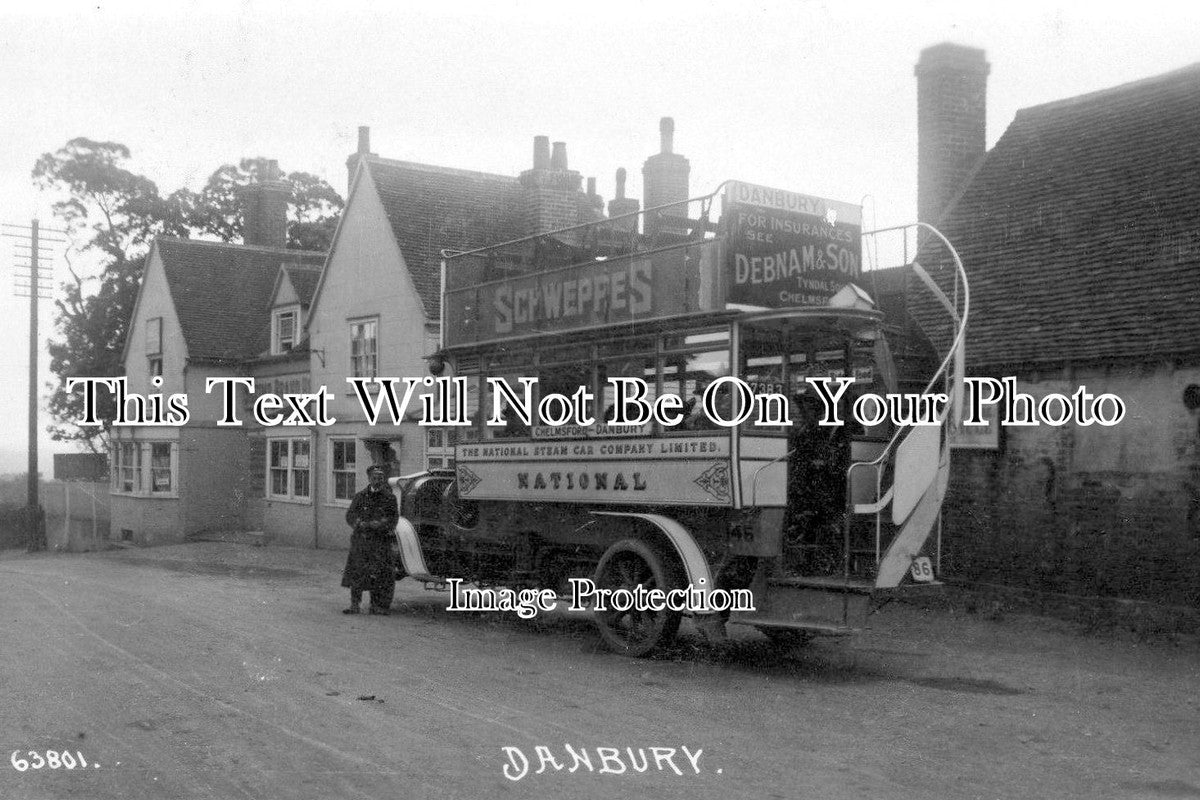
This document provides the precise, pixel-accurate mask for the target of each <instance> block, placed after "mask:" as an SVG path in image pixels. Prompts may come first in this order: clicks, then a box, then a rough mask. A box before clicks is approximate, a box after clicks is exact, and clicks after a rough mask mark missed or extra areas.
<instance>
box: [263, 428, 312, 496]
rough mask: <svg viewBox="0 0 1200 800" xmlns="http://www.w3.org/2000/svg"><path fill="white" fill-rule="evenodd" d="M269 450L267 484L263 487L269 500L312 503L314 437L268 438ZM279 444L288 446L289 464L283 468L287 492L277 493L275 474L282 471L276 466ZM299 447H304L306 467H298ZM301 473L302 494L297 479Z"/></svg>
mask: <svg viewBox="0 0 1200 800" xmlns="http://www.w3.org/2000/svg"><path fill="white" fill-rule="evenodd" d="M265 441H266V448H267V453H266V455H267V463H266V470H267V474H266V482H265V484H264V486H263V490H264V494H265V495H266V498H267V499H268V500H272V501H279V502H284V503H302V504H309V503H312V437H310V436H268V437H267V438H266V439H265ZM279 444H286V445H287V448H286V449H287V464H286V466H284V467H283V468H282V471H283V473H284V482H285V483H286V488H287V491H286V492H276V491H275V482H274V478H275V473H277V472H279V471H280V469H281V468H280V467H277V466H275V462H274V455H275V446H276V445H279ZM298 445H303V446H304V449H305V451H306V452H305V454H304V455H306V456H307V458H308V461H307V463H306V466H304V467H298V466H296V458H297V456H298V455H300V454H299V453H297V452H296V450H297V449H298V447H297V446H298ZM299 473H303V474H304V484H305V492H304V494H300V493H299V492H297V491H296V478H297V475H298V474H299Z"/></svg>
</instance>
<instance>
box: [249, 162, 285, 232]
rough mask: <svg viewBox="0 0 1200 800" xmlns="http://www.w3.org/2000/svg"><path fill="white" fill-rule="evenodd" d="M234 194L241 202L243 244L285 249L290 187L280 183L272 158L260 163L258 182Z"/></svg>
mask: <svg viewBox="0 0 1200 800" xmlns="http://www.w3.org/2000/svg"><path fill="white" fill-rule="evenodd" d="M237 194H238V198H239V199H240V200H241V202H242V242H243V243H245V244H250V245H259V246H262V247H285V246H286V245H287V211H288V201H289V200H291V199H292V186H291V184H289V183H288V182H287V181H285V180H282V176H281V173H280V172H279V162H278V161H275V160H274V159H271V160H269V161H263V162H261V163H260V165H259V175H258V180H257V181H255V182H254V183H251V184H248V185H246V186H243V187H242V188H241V189H239V190H238V193H237Z"/></svg>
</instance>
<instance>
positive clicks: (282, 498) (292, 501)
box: [263, 494, 312, 506]
mask: <svg viewBox="0 0 1200 800" xmlns="http://www.w3.org/2000/svg"><path fill="white" fill-rule="evenodd" d="M263 499H265V500H266V501H267V502H268V503H287V504H288V505H293V506H311V505H312V498H311V497H289V496H287V495H278V494H269V495H267V496H266V497H265V498H263Z"/></svg>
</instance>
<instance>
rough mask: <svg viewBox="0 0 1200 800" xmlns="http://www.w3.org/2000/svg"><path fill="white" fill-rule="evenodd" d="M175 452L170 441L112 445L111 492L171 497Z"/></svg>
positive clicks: (177, 467)
mask: <svg viewBox="0 0 1200 800" xmlns="http://www.w3.org/2000/svg"><path fill="white" fill-rule="evenodd" d="M177 453H178V451H177V450H176V445H175V443H174V442H119V443H116V444H114V446H113V470H112V472H113V487H112V488H113V491H114V492H118V493H120V494H135V495H160V496H164V495H165V496H170V497H175V496H176V493H177V492H178V490H179V487H178V486H177V484H176V482H175V473H176V472H177V471H178V469H179V465H178V462H177V461H176V456H177Z"/></svg>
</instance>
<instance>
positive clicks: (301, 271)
mask: <svg viewBox="0 0 1200 800" xmlns="http://www.w3.org/2000/svg"><path fill="white" fill-rule="evenodd" d="M322 264H323V262H321V263H316V264H303V263H301V264H284V266H283V271H284V272H285V273H286V274H287V277H288V280H290V281H291V282H292V288H293V289H295V290H296V295H297V297H299V298H300V305H303V306H307V305H309V304H311V303H312V299H313V292H315V291H316V290H317V283H318V281H320V280H321V267H322Z"/></svg>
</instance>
